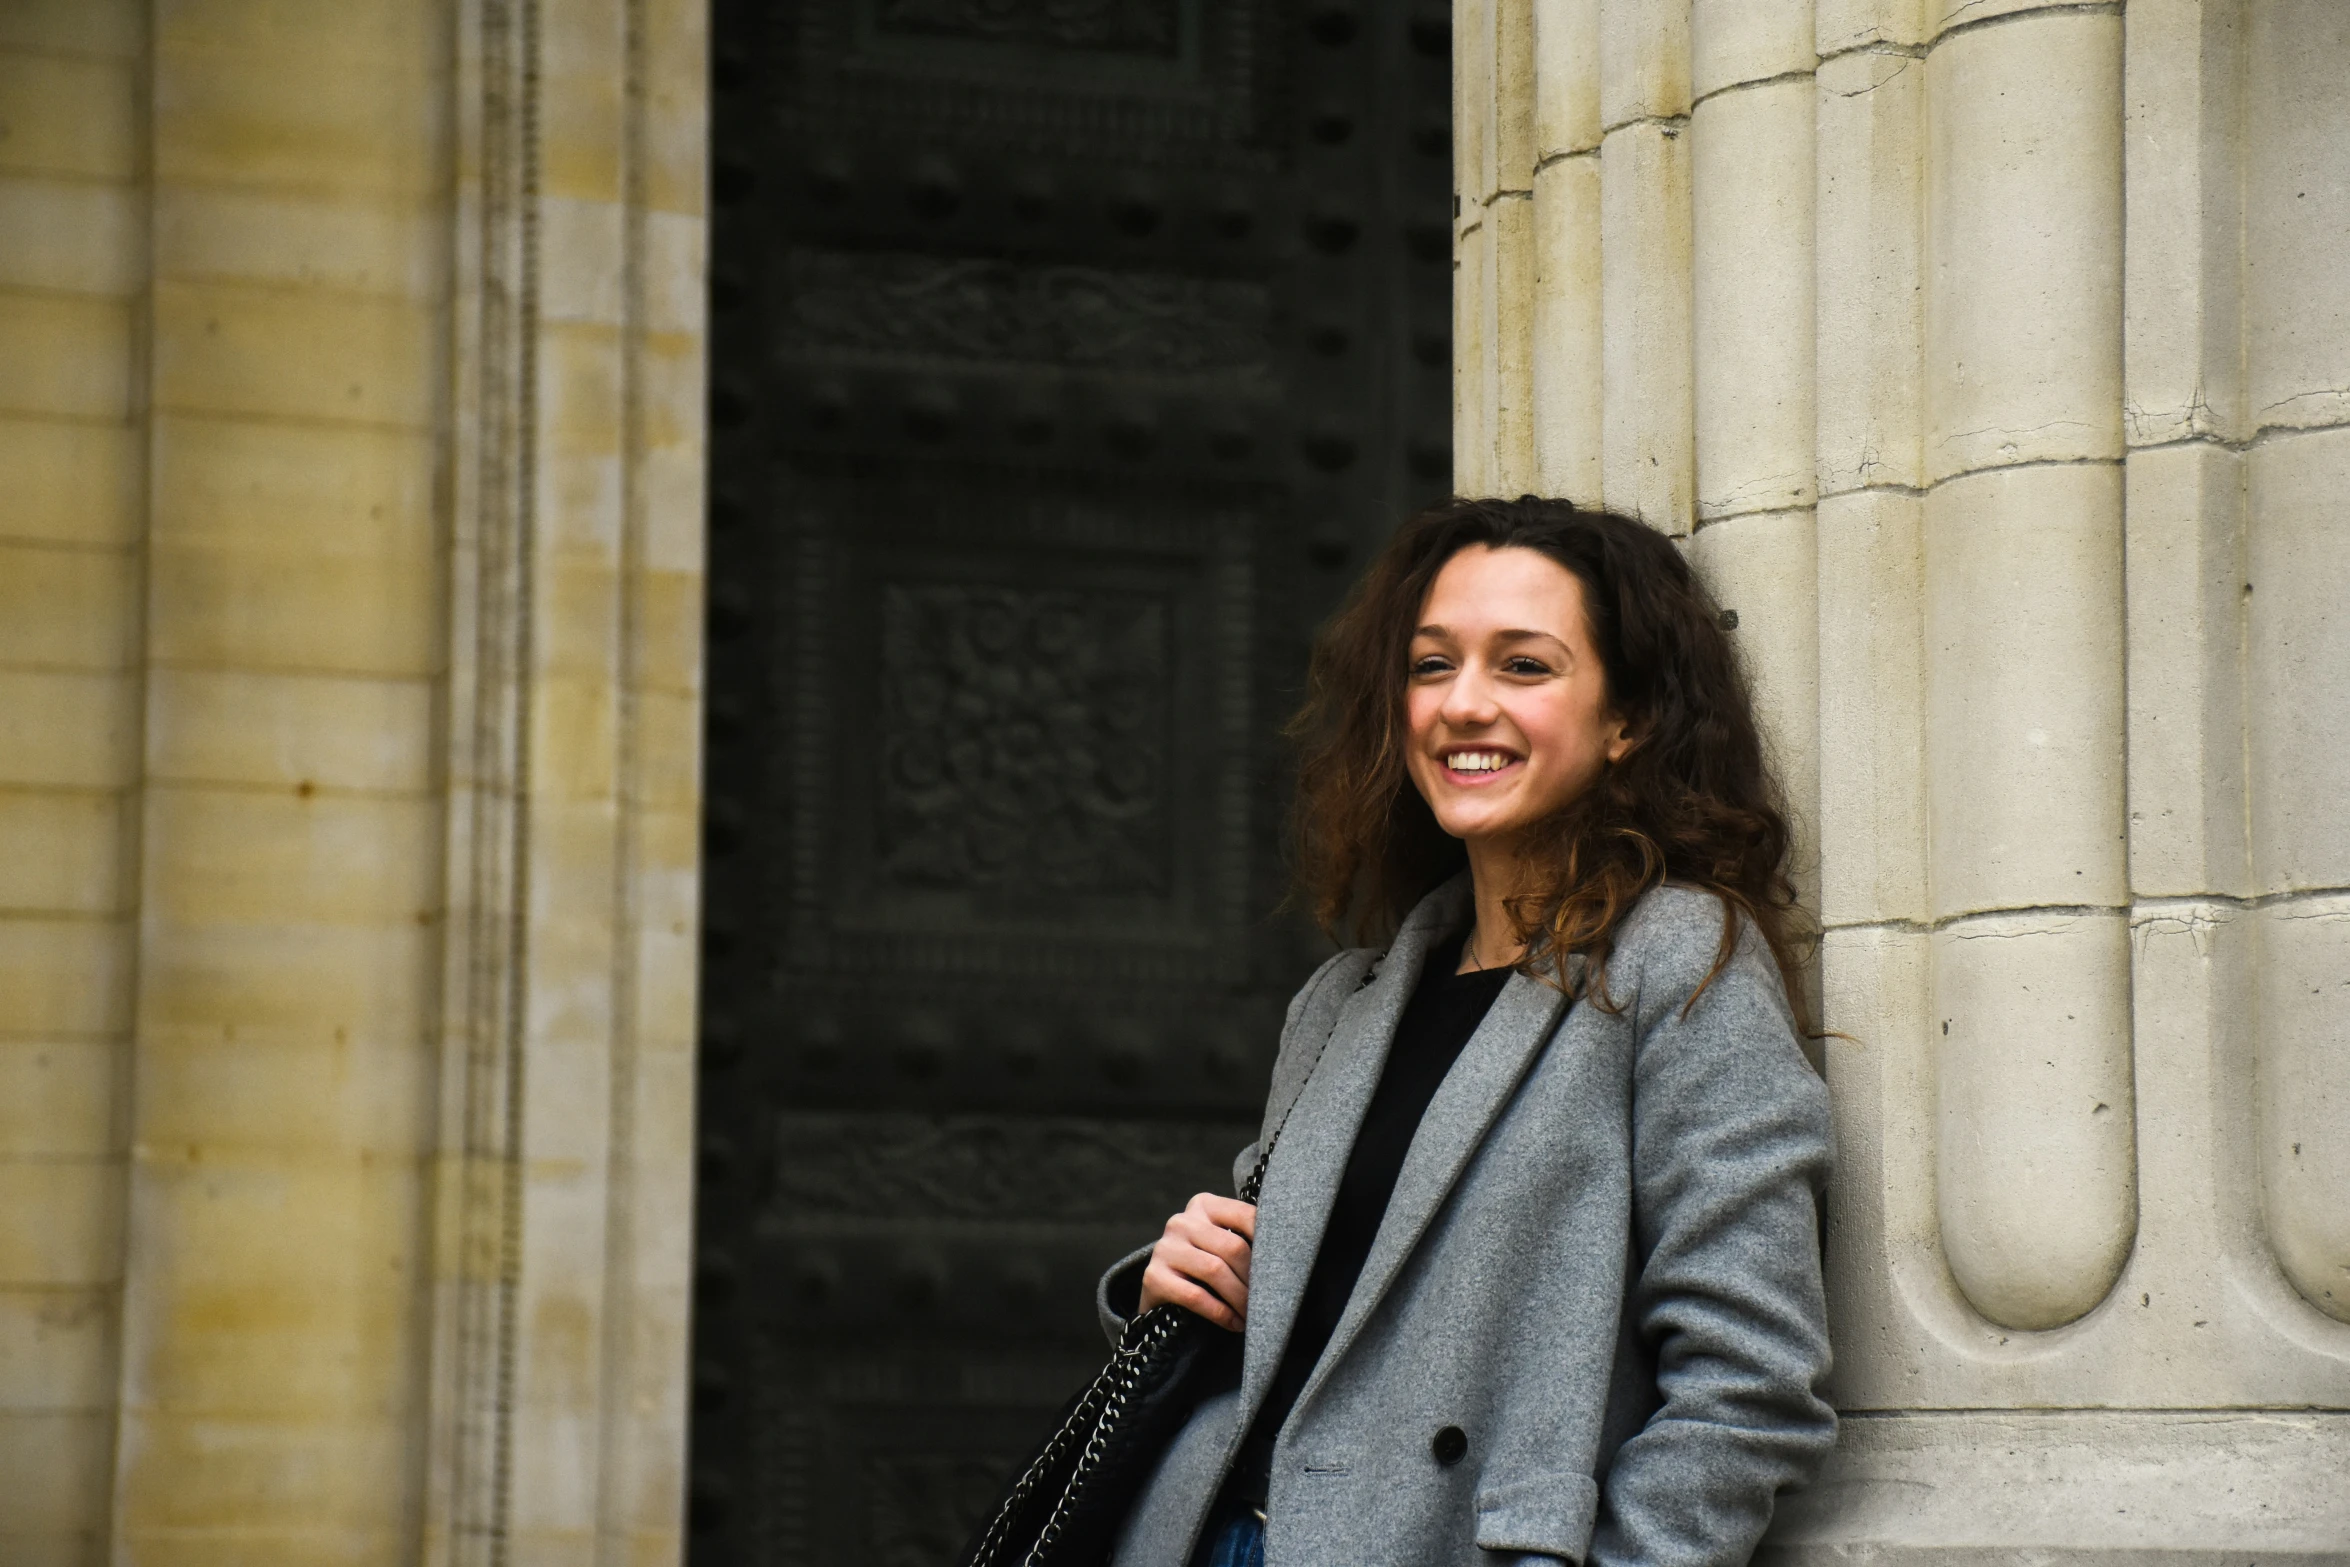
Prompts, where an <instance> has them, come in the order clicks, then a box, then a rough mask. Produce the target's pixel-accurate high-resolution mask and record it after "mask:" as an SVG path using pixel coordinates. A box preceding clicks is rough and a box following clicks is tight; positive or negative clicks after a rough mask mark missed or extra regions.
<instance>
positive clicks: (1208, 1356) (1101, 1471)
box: [960, 976, 1368, 1567]
mask: <svg viewBox="0 0 2350 1567" xmlns="http://www.w3.org/2000/svg"><path fill="white" fill-rule="evenodd" d="M1365 978H1366V980H1367V978H1368V976H1365ZM1336 1025H1337V1019H1336V1017H1335V1015H1333V1017H1332V1018H1331V1031H1332V1032H1333V1033H1334V1032H1336ZM1329 1047H1330V1035H1329V1034H1325V1035H1324V1036H1323V1039H1322V1048H1323V1049H1324V1050H1327V1049H1328V1048H1329ZM1321 1059H1322V1058H1321V1055H1320V1053H1319V1052H1317V1053H1316V1054H1315V1057H1314V1063H1313V1066H1319V1065H1320V1064H1321ZM1313 1066H1309V1067H1307V1068H1306V1075H1307V1077H1308V1078H1310V1077H1311V1076H1312V1075H1313ZM1303 1097H1305V1083H1304V1082H1303V1081H1301V1082H1300V1083H1299V1084H1298V1091H1297V1093H1296V1094H1294V1095H1292V1096H1291V1098H1290V1101H1289V1103H1288V1104H1287V1105H1285V1106H1283V1108H1282V1111H1281V1120H1280V1122H1279V1124H1277V1125H1276V1126H1275V1127H1274V1128H1273V1135H1272V1136H1270V1137H1268V1138H1266V1139H1265V1146H1264V1148H1263V1149H1262V1150H1261V1151H1260V1152H1259V1153H1258V1155H1257V1163H1256V1168H1255V1169H1253V1170H1251V1171H1249V1174H1248V1179H1247V1180H1245V1181H1243V1182H1241V1183H1240V1192H1239V1196H1240V1200H1241V1201H1242V1202H1245V1203H1249V1204H1252V1205H1253V1204H1254V1203H1255V1202H1256V1200H1257V1195H1258V1193H1259V1192H1260V1191H1262V1190H1263V1188H1264V1184H1265V1166H1266V1165H1267V1164H1268V1163H1269V1162H1270V1161H1271V1159H1272V1157H1273V1145H1274V1143H1276V1142H1278V1141H1279V1140H1280V1137H1281V1130H1282V1127H1285V1126H1287V1125H1288V1124H1289V1112H1290V1111H1291V1110H1294V1109H1296V1108H1297V1101H1298V1100H1299V1099H1302V1098H1303ZM1240 1347H1241V1336H1240V1335H1239V1334H1237V1333H1231V1332H1227V1331H1225V1330H1224V1329H1223V1328H1220V1327H1217V1326H1216V1325H1215V1324H1214V1323H1212V1322H1210V1321H1208V1320H1207V1319H1206V1318H1205V1317H1202V1316H1199V1315H1197V1314H1196V1313H1194V1312H1190V1311H1186V1310H1184V1309H1183V1308H1182V1307H1180V1306H1153V1307H1152V1308H1151V1309H1150V1310H1148V1311H1146V1312H1143V1313H1141V1314H1140V1315H1138V1316H1136V1317H1135V1318H1134V1319H1133V1320H1131V1321H1130V1322H1128V1323H1127V1324H1126V1331H1125V1332H1124V1333H1123V1334H1121V1335H1120V1336H1119V1339H1118V1348H1117V1350H1116V1352H1115V1353H1113V1354H1112V1355H1111V1356H1110V1363H1109V1364H1108V1365H1106V1366H1104V1367H1102V1369H1101V1370H1100V1371H1099V1372H1097V1373H1095V1375H1094V1379H1093V1381H1092V1382H1090V1383H1088V1384H1087V1385H1086V1387H1085V1390H1084V1391H1083V1392H1081V1393H1079V1394H1078V1395H1077V1396H1076V1397H1075V1398H1074V1399H1072V1400H1070V1402H1069V1404H1068V1406H1067V1407H1066V1408H1065V1409H1063V1410H1062V1412H1061V1421H1060V1424H1059V1426H1058V1427H1056V1428H1055V1429H1054V1431H1053V1433H1052V1435H1050V1436H1048V1437H1046V1438H1045V1439H1044V1445H1043V1446H1041V1447H1039V1448H1038V1449H1037V1450H1036V1452H1035V1453H1034V1454H1033V1455H1032V1456H1031V1457H1030V1458H1029V1460H1028V1462H1027V1463H1025V1464H1023V1465H1022V1466H1021V1468H1020V1473H1019V1475H1018V1476H1017V1477H1016V1478H1015V1479H1014V1480H1013V1481H1012V1485H1011V1489H1010V1490H1009V1491H1007V1492H1006V1493H1005V1495H1004V1499H1003V1500H1002V1501H1001V1502H999V1503H998V1504H997V1505H996V1509H995V1512H994V1514H993V1515H992V1516H991V1517H990V1518H989V1519H988V1522H987V1526H986V1527H985V1528H984V1529H982V1530H980V1532H979V1537H978V1538H977V1539H975V1540H973V1541H972V1542H971V1546H970V1548H969V1549H968V1550H966V1551H965V1552H964V1553H963V1555H962V1558H961V1562H960V1567H1102V1564H1104V1563H1106V1562H1108V1561H1109V1559H1110V1551H1111V1548H1112V1547H1113V1546H1115V1545H1116V1544H1117V1541H1118V1530H1119V1528H1120V1526H1121V1525H1123V1524H1124V1523H1125V1521H1126V1514H1127V1512H1128V1510H1129V1509H1131V1508H1132V1507H1133V1506H1134V1498H1135V1497H1136V1496H1137V1495H1138V1494H1139V1493H1140V1492H1141V1490H1142V1486H1143V1482H1144V1481H1146V1480H1148V1479H1149V1478H1150V1475H1151V1471H1152V1470H1153V1469H1155V1468H1156V1467H1157V1466H1158V1462H1159V1457H1160V1455H1161V1454H1162V1453H1164V1452H1165V1451H1166V1450H1167V1444H1168V1443H1169V1442H1171V1441H1173V1440H1174V1439H1175V1435H1176V1433H1177V1432H1179V1431H1181V1430H1182V1429H1183V1426H1184V1423H1185V1422H1186V1421H1188V1420H1190V1419H1191V1415H1192V1411H1193V1410H1195V1409H1197V1408H1198V1407H1199V1405H1200V1401H1201V1400H1202V1399H1204V1398H1206V1397H1207V1396H1208V1395H1209V1394H1211V1393H1214V1392H1218V1391H1221V1390H1222V1389H1224V1388H1228V1387H1230V1386H1232V1385H1233V1383H1234V1382H1235V1381H1236V1380H1237V1377H1236V1376H1235V1373H1236V1372H1237V1370H1238V1365H1237V1362H1238V1359H1239V1355H1240Z"/></svg>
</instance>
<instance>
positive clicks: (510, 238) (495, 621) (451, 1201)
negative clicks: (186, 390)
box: [423, 0, 539, 1567]
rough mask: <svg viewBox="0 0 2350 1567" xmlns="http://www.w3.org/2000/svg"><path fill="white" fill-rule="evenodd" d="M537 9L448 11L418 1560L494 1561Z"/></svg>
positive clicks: (509, 6)
mask: <svg viewBox="0 0 2350 1567" xmlns="http://www.w3.org/2000/svg"><path fill="white" fill-rule="evenodd" d="M538 20H539V17H538V5H537V0H465V3H464V4H463V5H462V6H461V7H460V25H459V33H458V73H457V74H458V83H457V95H456V117H457V122H458V135H459V138H460V146H461V149H462V150H461V152H460V158H461V160H462V161H461V165H460V166H461V168H462V170H463V171H464V177H463V178H461V179H460V181H459V183H458V188H457V194H456V203H455V216H456V221H455V224H454V230H455V254H454V256H453V258H452V272H453V278H452V282H453V285H454V286H453V288H452V301H451V322H452V333H451V345H450V348H451V354H450V358H451V369H452V392H453V395H452V399H451V403H452V406H451V410H450V426H449V455H450V480H451V492H452V493H451V497H450V499H451V507H450V515H451V518H452V524H451V536H450V540H449V546H450V547H449V568H448V569H449V577H448V593H449V598H448V603H449V629H450V639H449V674H448V708H447V731H446V733H447V746H448V753H447V769H448V774H447V860H446V869H445V874H446V877H447V882H446V886H447V898H448V913H447V927H446V938H445V946H444V949H443V991H442V1004H441V1040H440V1045H441V1052H440V1112H439V1149H440V1154H439V1159H438V1162H437V1168H436V1171H435V1180H434V1182H433V1201H434V1212H433V1219H432V1229H433V1234H432V1239H433V1245H434V1262H435V1267H434V1286H433V1299H432V1366H431V1376H432V1381H431V1389H430V1393H429V1400H430V1420H429V1425H428V1428H427V1438H426V1440H427V1444H428V1446H427V1466H426V1482H425V1483H426V1496H425V1519H424V1549H423V1559H424V1560H425V1561H426V1562H427V1563H431V1564H434V1567H475V1564H482V1567H494V1564H502V1563H503V1562H504V1561H505V1560H506V1556H507V1549H506V1547H507V1538H506V1536H507V1522H508V1493H509V1490H510V1479H511V1472H512V1415H513V1396H512V1395H513V1381H514V1352H515V1302H516V1294H517V1290H518V1286H519V1282H520V1272H521V1258H520V1239H521V1236H520V1223H521V1184H520V1183H521V1176H522V1160H521V1146H522V1130H523V1129H522V1115H521V1111H522V1086H523V1085H522V1075H523V1067H524V1061H525V1057H526V1050H525V1043H526V1040H525V1028H526V1011H527V1008H526V1006H525V997H526V995H527V981H528V971H527V959H528V953H529V950H530V943H529V941H528V930H527V926H528V918H529V874H530V865H529V853H528V845H529V831H528V814H529V776H528V773H529V766H530V761H529V748H528V744H527V741H528V736H529V734H530V727H531V696H532V680H531V663H532V650H531V627H532V621H533V598H534V591H535V583H534V581H533V573H532V565H533V558H534V554H535V543H536V539H535V534H536V520H537V519H536V515H535V507H534V496H535V491H536V474H535V469H536V457H537V452H536V441H535V436H536V428H537V422H538V410H537V406H536V401H537V400H536V394H535V383H536V379H537V365H536V362H535V360H536V353H535V344H536V339H537V333H538V288H537V272H538V245H537V238H538V235H537V191H538V145H537V125H538V108H537V97H538V69H537V55H538Z"/></svg>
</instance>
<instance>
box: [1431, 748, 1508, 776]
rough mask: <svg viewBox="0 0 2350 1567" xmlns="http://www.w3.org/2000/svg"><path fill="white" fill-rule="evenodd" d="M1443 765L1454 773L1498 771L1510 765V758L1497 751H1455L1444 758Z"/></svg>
mask: <svg viewBox="0 0 2350 1567" xmlns="http://www.w3.org/2000/svg"><path fill="white" fill-rule="evenodd" d="M1444 765H1445V766H1447V767H1449V768H1451V769H1452V770H1453V771H1454V772H1456V773H1498V772H1500V771H1501V770H1502V769H1503V768H1505V767H1507V766H1509V765H1510V759H1509V758H1508V757H1506V756H1504V755H1502V754H1501V753H1500V752H1499V751H1455V752H1454V753H1453V754H1452V755H1450V756H1448V757H1446V758H1445V759H1444Z"/></svg>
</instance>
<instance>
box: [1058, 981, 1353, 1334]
mask: <svg viewBox="0 0 2350 1567" xmlns="http://www.w3.org/2000/svg"><path fill="white" fill-rule="evenodd" d="M1371 961H1372V955H1371V954H1370V953H1368V952H1365V951H1362V950H1361V949H1350V950H1348V951H1345V952H1341V953H1338V954H1336V955H1335V956H1333V957H1331V958H1330V959H1329V960H1327V961H1326V962H1324V963H1323V964H1322V966H1321V967H1320V968H1318V969H1316V970H1314V972H1313V974H1312V976H1311V977H1310V978H1308V979H1307V980H1306V982H1305V983H1304V984H1303V985H1300V986H1299V987H1298V990H1297V994H1296V995H1294V996H1292V997H1290V998H1289V1011H1288V1013H1287V1014H1286V1015H1285V1016H1284V1017H1283V1018H1282V1020H1281V1049H1280V1053H1279V1054H1278V1055H1277V1056H1276V1057H1275V1058H1274V1062H1273V1087H1272V1093H1271V1097H1270V1101H1269V1102H1286V1099H1285V1098H1284V1096H1285V1095H1286V1096H1287V1098H1295V1097H1296V1096H1297V1093H1298V1091H1299V1090H1301V1089H1302V1088H1304V1087H1305V1083H1304V1075H1305V1074H1306V1073H1308V1072H1310V1071H1312V1070H1313V1062H1314V1060H1315V1059H1318V1058H1319V1055H1320V1049H1319V1047H1320V1046H1321V1045H1322V1044H1324V1043H1325V1042H1327V1040H1328V1038H1329V1029H1328V1027H1327V1024H1328V1022H1329V1018H1330V1014H1331V1013H1332V1011H1333V1010H1334V1006H1335V1003H1336V1002H1337V1001H1340V1000H1343V999H1344V994H1343V993H1344V992H1345V991H1346V990H1348V989H1350V988H1352V984H1359V983H1360V982H1361V980H1362V978H1363V975H1364V974H1365V973H1366V972H1367V971H1368V970H1369V968H1370V966H1371ZM1350 982H1351V983H1350ZM1309 1036H1310V1037H1309ZM1263 1142H1264V1137H1263V1135H1262V1132H1261V1131H1260V1134H1259V1136H1258V1138H1257V1140H1256V1141H1255V1142H1252V1143H1250V1144H1249V1145H1248V1146H1247V1147H1246V1148H1243V1149H1242V1150H1240V1152H1239V1153H1238V1154H1236V1155H1234V1156H1233V1160H1232V1189H1233V1190H1234V1191H1235V1192H1237V1191H1239V1190H1240V1187H1241V1183H1242V1182H1244V1181H1245V1180H1247V1179H1248V1174H1249V1172H1250V1171H1251V1170H1253V1169H1255V1168H1256V1165H1257V1149H1258V1148H1259V1147H1260V1146H1262V1144H1263ZM1156 1244H1158V1243H1157V1242H1156V1241H1155V1240H1154V1241H1152V1242H1151V1244H1150V1245H1146V1246H1144V1247H1143V1248H1142V1249H1141V1250H1139V1251H1133V1252H1129V1253H1127V1254H1126V1255H1125V1256H1123V1257H1121V1258H1119V1259H1118V1260H1117V1261H1116V1262H1113V1263H1111V1264H1110V1266H1109V1270H1108V1271H1107V1272H1105V1273H1103V1274H1102V1276H1101V1280H1100V1282H1099V1283H1097V1284H1096V1285H1095V1286H1094V1290H1093V1310H1094V1315H1095V1316H1096V1317H1097V1318H1098V1319H1099V1320H1100V1322H1101V1327H1102V1333H1103V1334H1104V1335H1105V1336H1106V1337H1107V1338H1108V1339H1109V1341H1110V1343H1111V1346H1112V1347H1113V1348H1114V1347H1115V1346H1116V1345H1117V1343H1118V1340H1119V1339H1121V1338H1122V1337H1124V1336H1125V1333H1126V1324H1127V1322H1128V1321H1129V1320H1130V1319H1131V1318H1132V1317H1133V1315H1134V1310H1135V1307H1136V1306H1137V1305H1138V1304H1140V1302H1141V1299H1142V1270H1143V1269H1144V1268H1146V1267H1148V1266H1149V1265H1150V1260H1151V1246H1155V1245H1156Z"/></svg>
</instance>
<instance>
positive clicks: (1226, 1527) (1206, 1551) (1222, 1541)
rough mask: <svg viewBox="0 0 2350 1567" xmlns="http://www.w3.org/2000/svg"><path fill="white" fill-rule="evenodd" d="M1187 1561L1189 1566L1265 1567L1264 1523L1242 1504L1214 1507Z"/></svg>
mask: <svg viewBox="0 0 2350 1567" xmlns="http://www.w3.org/2000/svg"><path fill="white" fill-rule="evenodd" d="M1191 1561H1192V1567H1265V1525H1264V1523H1263V1522H1262V1520H1260V1519H1259V1518H1258V1517H1257V1515H1256V1514H1255V1513H1253V1512H1251V1511H1249V1509H1247V1508H1245V1507H1234V1506H1231V1505H1229V1504H1227V1505H1224V1506H1220V1507H1218V1508H1217V1509H1216V1511H1215V1513H1214V1515H1213V1516H1212V1517H1210V1518H1209V1519H1208V1526H1207V1528H1206V1529H1205V1530H1203V1531H1201V1534H1200V1538H1199V1549H1198V1550H1197V1551H1196V1552H1194V1553H1193V1555H1192V1558H1191Z"/></svg>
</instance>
